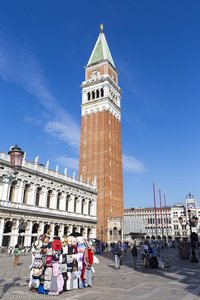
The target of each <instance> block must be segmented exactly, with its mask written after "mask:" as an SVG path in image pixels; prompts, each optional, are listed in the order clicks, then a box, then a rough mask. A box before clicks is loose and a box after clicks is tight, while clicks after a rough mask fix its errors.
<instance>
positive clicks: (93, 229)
mask: <svg viewBox="0 0 200 300" xmlns="http://www.w3.org/2000/svg"><path fill="white" fill-rule="evenodd" d="M90 237H92V238H96V227H91V231H90Z"/></svg>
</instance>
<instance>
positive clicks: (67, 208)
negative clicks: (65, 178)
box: [65, 194, 70, 211]
mask: <svg viewBox="0 0 200 300" xmlns="http://www.w3.org/2000/svg"><path fill="white" fill-rule="evenodd" d="M69 199H70V195H69V194H67V196H66V205H65V210H66V211H68V210H69Z"/></svg>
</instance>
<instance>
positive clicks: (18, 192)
mask: <svg viewBox="0 0 200 300" xmlns="http://www.w3.org/2000/svg"><path fill="white" fill-rule="evenodd" d="M23 191H24V183H23V181H22V180H20V181H18V184H17V185H16V189H15V197H14V199H15V202H17V203H23Z"/></svg>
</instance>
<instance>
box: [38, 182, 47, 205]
mask: <svg viewBox="0 0 200 300" xmlns="http://www.w3.org/2000/svg"><path fill="white" fill-rule="evenodd" d="M46 205H47V188H46V187H45V186H43V187H42V192H41V197H40V206H41V207H46Z"/></svg>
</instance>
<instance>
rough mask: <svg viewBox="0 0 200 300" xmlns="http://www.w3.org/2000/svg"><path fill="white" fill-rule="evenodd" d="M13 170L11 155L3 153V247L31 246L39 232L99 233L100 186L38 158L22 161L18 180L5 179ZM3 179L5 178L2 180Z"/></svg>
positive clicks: (0, 223)
mask: <svg viewBox="0 0 200 300" xmlns="http://www.w3.org/2000/svg"><path fill="white" fill-rule="evenodd" d="M9 173H13V170H12V169H11V167H10V162H9V157H8V155H6V154H5V153H0V178H1V182H0V247H1V246H15V245H16V244H17V243H20V244H21V245H22V246H30V245H31V243H32V242H33V241H34V240H35V239H36V238H37V236H39V235H40V234H43V233H47V232H49V234H50V235H51V236H52V237H53V236H60V237H62V236H63V235H69V234H70V233H72V232H74V231H76V232H80V233H81V234H82V235H83V236H84V237H87V238H88V237H94V238H95V237H96V223H97V212H96V204H97V203H96V202H97V187H96V180H94V181H93V182H92V183H91V184H90V183H89V180H88V181H87V183H84V182H82V179H81V178H80V180H77V179H75V174H73V177H69V176H67V174H66V170H65V174H64V175H62V174H60V173H58V167H57V168H56V171H52V170H50V169H49V162H47V164H46V166H43V165H41V164H39V163H38V158H36V159H35V162H27V161H25V160H24V161H23V165H22V168H21V170H20V171H19V173H18V174H17V177H16V180H14V181H13V182H12V183H8V182H6V179H5V178H4V180H2V179H3V178H2V175H6V174H9ZM2 181H3V182H2Z"/></svg>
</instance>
